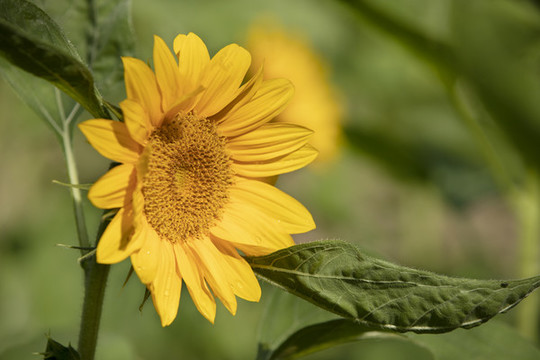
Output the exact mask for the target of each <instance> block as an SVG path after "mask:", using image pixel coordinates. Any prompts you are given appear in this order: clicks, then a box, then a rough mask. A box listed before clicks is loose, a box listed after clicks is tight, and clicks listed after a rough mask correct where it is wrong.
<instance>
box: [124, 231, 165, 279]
mask: <svg viewBox="0 0 540 360" xmlns="http://www.w3.org/2000/svg"><path fill="white" fill-rule="evenodd" d="M141 231H144V232H145V234H144V235H145V236H144V243H143V244H142V246H141V248H140V249H139V251H137V252H135V253H133V254H132V255H131V264H132V265H133V269H134V270H135V272H136V273H137V276H138V277H139V279H140V280H141V282H142V283H143V284H150V283H151V282H152V281H153V280H154V279H155V277H156V273H157V269H158V264H159V262H160V261H161V256H162V255H161V251H162V247H163V244H162V241H161V239H160V238H159V236H158V234H157V233H156V232H155V231H154V229H152V228H151V227H150V226H149V225H146V226H144V227H143V228H142V229H141Z"/></svg>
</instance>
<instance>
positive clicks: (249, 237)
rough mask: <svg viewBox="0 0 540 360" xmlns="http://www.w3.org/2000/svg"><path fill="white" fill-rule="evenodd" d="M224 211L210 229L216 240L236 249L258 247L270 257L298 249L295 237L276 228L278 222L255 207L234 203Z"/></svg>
mask: <svg viewBox="0 0 540 360" xmlns="http://www.w3.org/2000/svg"><path fill="white" fill-rule="evenodd" d="M224 210H225V211H224V214H223V216H222V219H221V221H220V222H219V223H218V224H217V225H215V226H214V227H213V228H212V229H210V233H211V234H212V235H214V236H215V237H217V238H220V239H223V240H226V241H228V242H230V243H233V244H235V245H245V246H251V247H256V248H258V249H260V251H262V252H263V253H266V254H268V253H271V252H274V251H276V250H279V249H283V248H286V247H289V246H291V245H294V242H293V241H292V238H291V236H290V235H289V234H287V233H285V232H284V231H283V230H282V229H281V228H280V227H279V226H276V223H277V220H273V219H271V218H269V217H268V216H267V215H266V214H265V213H263V212H262V211H260V210H259V209H257V208H256V207H254V206H252V205H251V204H248V203H245V202H242V203H240V202H233V201H232V199H231V202H229V204H228V205H227V207H226V208H225V209H224Z"/></svg>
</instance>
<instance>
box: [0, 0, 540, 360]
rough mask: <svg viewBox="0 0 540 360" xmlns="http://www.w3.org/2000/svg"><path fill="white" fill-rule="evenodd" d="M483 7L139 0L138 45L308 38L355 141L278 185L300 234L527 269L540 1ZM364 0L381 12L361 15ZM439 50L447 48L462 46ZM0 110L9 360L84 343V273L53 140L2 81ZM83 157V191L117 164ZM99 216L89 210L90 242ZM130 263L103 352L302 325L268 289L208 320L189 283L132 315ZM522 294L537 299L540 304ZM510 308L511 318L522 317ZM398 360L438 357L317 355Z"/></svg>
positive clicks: (118, 276)
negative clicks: (292, 201)
mask: <svg viewBox="0 0 540 360" xmlns="http://www.w3.org/2000/svg"><path fill="white" fill-rule="evenodd" d="M35 2H36V4H38V5H39V6H40V7H42V8H44V9H46V10H47V11H48V13H49V14H50V15H51V16H52V17H53V18H54V19H55V20H56V21H57V22H58V23H59V24H60V25H61V26H63V27H64V28H65V29H66V34H67V36H68V37H69V38H70V39H72V40H73V42H74V44H75V46H76V47H79V46H81V45H80V44H83V42H84V33H81V32H77V30H79V28H77V26H80V24H73V17H72V15H73V14H74V13H77V11H79V10H80V7H84V6H85V5H84V1H81V0H77V1H73V2H70V1H52V0H49V1H47V0H42V1H35ZM472 3H474V4H469V2H467V1H458V0H439V1H436V2H434V1H428V0H402V1H399V2H396V1H390V0H384V1H381V0H380V1H351V2H346V1H344V2H340V1H330V0H327V1H315V0H296V1H287V0H271V1H262V0H229V1H217V0H205V1H195V0H184V1H179V0H153V1H151V2H146V1H138V0H134V1H133V4H132V15H133V28H134V30H135V33H136V39H135V44H136V46H135V52H134V54H131V55H135V56H137V57H139V58H141V59H143V60H148V59H150V58H151V54H152V42H153V34H157V35H159V36H161V37H162V38H163V39H164V40H165V41H166V42H167V43H168V44H172V40H173V39H174V36H175V35H177V34H178V33H186V32H189V31H192V32H195V33H196V34H198V35H199V36H200V37H201V38H202V39H203V40H204V41H205V42H206V44H207V46H208V47H209V50H210V52H211V53H215V52H216V51H217V50H219V49H220V48H221V47H223V46H225V45H227V44H229V43H232V42H236V43H239V44H242V43H245V41H246V33H247V29H248V28H249V26H250V25H251V24H252V23H253V22H254V21H255V20H257V19H260V18H261V17H266V18H268V17H270V18H274V19H275V20H276V21H278V22H280V23H281V24H282V25H283V26H284V27H285V28H287V29H290V30H292V31H294V32H296V33H302V34H303V35H304V36H305V37H306V38H307V39H309V41H310V42H311V43H312V45H313V47H314V49H315V51H317V52H318V53H319V54H320V56H321V57H322V58H323V59H324V61H326V62H327V65H328V67H329V69H330V80H331V82H332V83H333V84H334V86H335V87H336V88H337V89H338V91H339V92H340V95H341V99H342V101H343V104H344V107H345V116H344V118H343V119H342V122H343V126H344V136H343V138H344V139H345V140H344V143H343V146H342V147H341V153H340V156H339V157H338V158H337V159H336V160H335V161H334V162H333V163H331V164H328V165H327V166H325V167H323V168H318V169H310V168H308V169H303V170H300V171H297V172H295V173H292V174H288V175H285V176H283V177H282V178H280V180H279V181H278V186H279V187H280V188H282V189H284V190H285V191H287V192H288V193H290V194H291V195H293V196H294V197H296V198H297V199H299V200H300V201H302V202H303V203H304V204H305V205H306V206H307V207H308V209H310V211H311V212H312V214H313V216H314V218H315V221H316V223H317V226H318V228H317V230H315V231H312V232H310V233H308V234H305V235H302V236H299V237H297V241H298V242H302V241H311V240H319V239H329V238H330V239H342V240H346V241H350V242H353V243H355V244H357V245H358V246H360V247H361V248H362V249H363V250H364V251H365V252H367V253H369V254H372V255H375V256H378V257H381V258H384V259H386V260H389V261H393V262H397V263H400V264H402V265H406V266H411V267H419V268H423V269H428V270H432V271H436V272H440V273H444V274H448V275H455V276H465V277H476V278H516V277H521V276H525V275H527V274H526V272H527V271H531V270H530V269H531V268H532V269H534V265H535V264H536V266H537V264H538V260H537V259H538V258H539V257H538V254H537V253H536V254H535V255H534V256H533V261H532V264H533V266H532V267H529V270H527V269H524V266H523V255H522V254H521V253H522V252H525V253H530V251H536V252H537V251H538V248H537V247H534V246H531V245H530V243H529V245H528V246H529V247H528V248H527V249H528V250H526V251H525V250H523V249H524V246H525V245H523V240H522V238H523V234H524V233H526V232H527V231H529V230H530V231H533V234H532V235H531V236H530V237H532V238H533V245H534V243H536V244H538V233H537V230H538V229H535V227H534V224H536V223H537V222H538V213H537V212H535V211H536V210H537V209H538V200H539V199H538V193H537V190H536V183H537V181H536V176H535V175H534V174H535V173H536V169H537V167H538V165H539V163H538V161H537V157H538V154H539V153H538V152H536V150H537V149H536V147H537V146H540V137H538V136H537V135H538V134H540V131H538V129H540V116H537V115H539V114H540V112H539V111H538V106H539V104H540V91H539V87H540V76H539V70H540V62H539V59H540V8H539V7H538V6H537V5H536V3H535V2H534V1H525V0H521V1H518V0H516V1H510V0H508V1H500V0H499V1H478V2H472ZM351 4H352V5H351ZM355 4H356V5H358V4H361V5H362V4H363V5H365V4H368V6H372V7H371V8H375V9H377V11H379V13H376V14H375V15H373V14H370V13H369V11H367V10H366V9H360V11H358V10H355ZM363 5H362V6H363ZM377 14H379V15H380V14H383V16H387V17H388V16H390V17H391V18H393V19H395V20H397V22H398V23H399V24H401V25H403V26H404V27H406V28H409V29H414V30H415V33H416V34H418V35H420V37H419V38H417V39H415V40H414V41H412V42H411V40H410V39H411V38H408V37H407V36H406V35H407V32H406V31H404V32H401V31H398V30H399V29H398V28H392V27H391V26H390V27H389V26H386V27H385V28H386V30H384V29H381V24H382V23H381V22H380V21H379V22H378V25H377V24H376V23H375V25H374V22H373V20H374V19H377ZM379 20H380V19H379ZM383 27H384V24H383ZM418 39H420V40H422V39H423V40H422V41H424V40H425V41H426V42H425V43H423V42H422V41H417V40H418ZM431 40H433V41H434V42H431ZM433 43H435V44H437V43H444V44H447V45H448V46H449V47H450V48H451V49H452V53H451V55H448V54H446V53H445V52H444V51H442V50H441V49H439V48H436V47H430V46H431V45H433ZM426 44H428V45H429V46H426ZM418 46H420V47H418ZM81 51H82V50H81ZM119 55H129V54H119ZM448 64H450V67H449V65H448ZM454 66H455V67H454ZM98 85H99V84H98ZM100 90H101V91H102V92H103V94H104V96H105V97H106V98H107V99H109V100H110V101H112V102H118V101H120V100H122V98H123V96H124V95H123V94H124V93H123V89H122V88H121V87H106V86H102V87H101V88H100ZM0 108H1V109H3V111H2V114H1V115H0V154H1V155H0V156H1V157H0V159H1V160H0V161H1V164H2V169H1V174H2V175H1V176H0V199H1V204H2V207H1V208H0V319H1V320H0V359H35V358H36V356H35V355H33V354H32V353H34V352H39V351H43V350H44V347H45V341H46V339H45V334H47V333H50V334H51V335H52V336H53V337H54V339H55V340H57V341H60V342H62V343H64V344H67V343H68V342H72V343H73V344H76V342H77V334H78V326H79V314H80V309H81V302H82V291H83V286H82V271H81V269H80V268H79V267H78V264H77V257H78V252H77V251H75V250H70V249H66V248H62V247H58V246H56V244H70V245H75V244H76V243H77V239H76V232H75V227H74V221H73V214H72V205H71V199H70V196H69V193H68V191H67V189H66V188H64V187H62V186H59V185H55V184H53V183H52V181H53V180H60V181H67V176H66V173H65V167H64V162H63V156H62V152H61V148H60V146H59V144H58V142H57V140H56V138H55V137H54V135H53V134H52V133H51V132H50V131H49V129H48V128H47V126H46V125H45V124H44V122H42V121H41V120H40V119H39V118H38V116H37V115H35V114H34V113H33V112H32V111H31V110H30V109H29V108H28V107H27V106H26V105H25V104H24V103H23V102H22V101H21V100H20V99H19V98H18V97H17V96H16V95H15V93H14V92H13V90H12V89H11V88H10V86H9V85H8V84H7V83H6V82H5V81H2V82H0ZM86 118H88V115H87V114H83V115H82V116H81V118H80V119H81V120H83V119H86ZM537 131H538V132H537ZM486 139H487V142H486ZM535 139H536V140H535ZM486 144H487V145H486ZM75 151H76V156H77V160H78V163H79V171H80V175H81V182H82V183H91V182H93V181H95V180H96V179H97V178H98V177H99V176H100V174H102V173H103V172H104V171H105V170H106V169H107V166H108V161H107V160H105V159H103V158H101V157H100V156H99V155H98V154H97V153H96V152H95V151H94V150H93V149H92V148H91V147H90V146H89V145H88V144H86V143H85V141H84V140H83V139H82V137H81V135H80V134H79V133H78V132H76V133H75ZM531 174H532V175H531ZM99 216H100V211H98V210H96V209H93V208H92V207H91V206H90V205H88V204H87V222H88V226H89V228H90V231H91V234H95V228H96V227H97V224H98V222H99ZM531 218H532V220H530V219H531ZM527 219H529V221H527ZM531 223H532V224H533V225H531ZM524 229H525V230H524ZM527 229H528V230H527ZM535 231H536V232H535ZM531 249H532V250H531ZM128 270H129V263H128V262H123V263H121V264H118V265H115V266H113V267H112V271H111V276H110V278H109V286H108V289H107V294H106V298H105V304H104V313H103V318H102V327H101V333H100V338H99V342H98V353H97V358H98V359H157V358H175V359H180V358H183V359H253V358H254V357H255V354H256V351H257V341H258V340H259V339H261V338H263V339H264V338H269V337H272V336H273V339H274V340H275V338H276V336H275V335H271V334H269V329H268V327H269V326H268V321H269V320H268V319H269V318H272V319H273V321H274V322H276V321H277V320H276V318H277V319H279V322H280V325H279V327H280V329H283V330H282V331H278V333H281V334H283V331H285V332H286V331H289V332H290V331H294V330H296V328H295V326H299V324H301V323H302V322H305V320H306V319H303V320H302V319H301V320H298V318H295V315H291V314H290V312H288V311H283V309H282V308H280V307H279V306H272V304H270V303H272V301H271V300H272V299H273V298H274V297H275V296H278V297H279V296H281V295H279V294H277V295H276V291H274V290H273V289H272V288H271V287H270V286H267V285H263V300H262V301H261V303H258V304H252V303H247V302H244V301H240V303H239V307H238V314H237V315H236V316H235V317H233V316H231V315H230V314H229V313H228V312H227V311H226V310H225V308H224V307H223V306H221V305H220V306H218V314H217V317H216V323H215V325H211V324H210V323H209V322H207V321H206V320H205V319H204V318H203V317H202V316H201V315H200V314H199V313H198V312H197V311H196V309H195V307H194V306H193V304H192V302H191V300H190V298H189V295H188V293H187V291H185V292H184V294H183V295H182V299H181V303H180V311H179V314H178V317H177V319H176V321H175V322H174V323H173V324H172V325H171V326H169V327H167V328H162V327H161V326H160V323H159V319H158V317H157V315H156V313H155V311H154V309H153V308H152V304H151V303H147V304H146V306H145V307H144V309H143V311H142V312H139V310H138V308H139V305H140V303H141V301H142V298H143V294H144V288H143V286H142V285H141V284H140V283H139V281H138V280H137V279H136V278H133V279H131V280H130V281H129V283H128V284H127V285H126V286H125V287H124V288H122V283H123V281H124V279H125V276H126V275H127V273H128ZM535 272H536V273H538V268H536V270H535ZM533 274H534V273H532V274H528V275H533ZM525 303H527V304H528V305H529V306H531V305H532V307H533V308H534V307H536V308H538V297H531V298H530V299H527V300H525V302H524V304H523V305H525ZM298 306H299V307H302V305H298ZM516 311H517V310H514V311H513V312H511V313H510V314H508V315H503V316H502V317H501V320H502V321H507V322H509V323H510V324H512V325H513V326H515V325H516V322H517V315H516ZM305 317H309V316H304V318H305ZM538 321H539V320H538V319H533V323H534V322H536V323H538ZM486 326H489V324H488V325H486ZM533 341H536V342H538V339H533ZM390 357H392V358H398V359H429V358H430V357H429V355H428V353H427V352H426V351H425V350H423V349H421V348H419V347H416V346H415V345H413V344H410V343H407V342H401V341H376V340H369V341H366V342H364V343H363V344H362V345H359V344H350V345H345V346H342V347H339V348H336V349H332V350H328V351H325V352H321V353H319V354H315V355H312V356H311V357H309V358H311V359H325V358H345V359H347V358H348V359H376V358H377V359H380V358H390Z"/></svg>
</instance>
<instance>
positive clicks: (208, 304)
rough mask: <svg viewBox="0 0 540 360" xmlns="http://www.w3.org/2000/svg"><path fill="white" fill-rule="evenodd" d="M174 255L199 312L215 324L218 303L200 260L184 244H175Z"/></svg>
mask: <svg viewBox="0 0 540 360" xmlns="http://www.w3.org/2000/svg"><path fill="white" fill-rule="evenodd" d="M174 253H175V255H176V265H177V266H178V271H179V272H180V274H181V275H182V278H183V279H184V281H185V283H186V287H187V288H188V291H189V294H190V295H191V298H192V299H193V303H194V304H195V306H196V307H197V310H199V312H200V313H201V314H202V315H203V316H204V317H205V318H206V319H207V320H208V321H210V322H211V323H212V324H213V323H214V319H215V317H216V301H215V300H214V297H213V296H212V293H211V292H210V290H209V289H208V286H207V285H206V283H205V281H204V277H203V275H202V274H201V271H200V266H199V260H198V259H197V257H196V256H195V255H194V254H193V252H192V251H191V249H190V248H189V247H188V246H187V245H185V244H183V243H182V244H180V243H176V244H175V246H174Z"/></svg>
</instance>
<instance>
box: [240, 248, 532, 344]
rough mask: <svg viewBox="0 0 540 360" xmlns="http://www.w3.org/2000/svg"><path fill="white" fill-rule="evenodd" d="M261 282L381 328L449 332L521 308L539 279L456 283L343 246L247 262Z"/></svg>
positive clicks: (287, 251)
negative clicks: (265, 281)
mask: <svg viewBox="0 0 540 360" xmlns="http://www.w3.org/2000/svg"><path fill="white" fill-rule="evenodd" d="M247 260H248V262H249V263H250V265H251V267H252V268H253V270H254V271H255V273H257V274H258V275H259V276H260V277H262V278H263V279H265V280H267V281H269V282H271V283H272V284H274V285H277V286H280V287H282V288H284V289H285V290H287V291H289V292H290V293H292V294H294V295H297V296H299V297H301V298H304V299H305V300H308V301H310V302H312V303H313V304H315V305H317V306H320V307H322V308H323V309H325V310H327V311H330V312H333V313H335V314H338V315H340V316H342V317H345V318H349V319H352V320H354V321H356V322H358V323H359V324H362V325H364V326H369V327H372V328H375V329H377V328H378V329H388V330H395V331H402V332H405V331H414V332H417V333H442V332H447V331H451V330H454V329H456V328H460V327H463V328H470V327H474V326H477V325H480V324H482V323H484V322H486V321H487V320H489V319H491V318H492V317H493V316H495V315H497V314H499V313H502V312H505V311H507V310H509V309H510V308H512V307H513V306H515V305H517V304H518V303H519V302H520V301H521V300H522V299H523V298H525V297H526V296H527V295H528V294H529V293H530V292H532V291H533V290H534V289H536V288H537V287H539V286H540V276H537V277H534V278H530V279H523V280H511V281H497V280H472V279H459V278H451V277H447V276H443V275H438V274H434V273H431V272H428V271H421V270H416V269H411V268H406V267H403V266H398V265H395V264H391V263H389V262H386V261H382V260H378V259H374V258H371V257H368V256H366V255H364V254H362V253H361V252H360V251H359V250H358V249H357V248H356V247H355V246H353V245H352V244H349V243H346V242H343V241H320V242H313V243H307V244H301V245H296V246H292V247H290V248H287V249H283V250H280V251H277V252H274V253H272V254H270V255H267V256H261V257H251V258H247Z"/></svg>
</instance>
